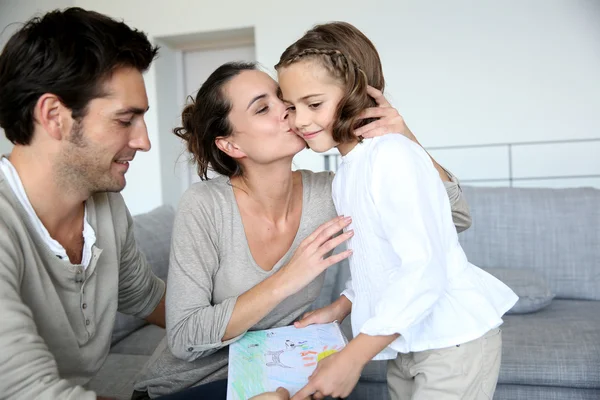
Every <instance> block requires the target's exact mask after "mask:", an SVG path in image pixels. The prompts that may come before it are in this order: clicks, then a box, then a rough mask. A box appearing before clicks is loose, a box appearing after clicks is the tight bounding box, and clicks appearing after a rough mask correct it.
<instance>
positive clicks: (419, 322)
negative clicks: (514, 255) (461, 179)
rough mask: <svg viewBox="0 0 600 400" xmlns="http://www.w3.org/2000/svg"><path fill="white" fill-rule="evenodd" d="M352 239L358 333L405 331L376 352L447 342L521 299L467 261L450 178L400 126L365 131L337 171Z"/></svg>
mask: <svg viewBox="0 0 600 400" xmlns="http://www.w3.org/2000/svg"><path fill="white" fill-rule="evenodd" d="M333 201H334V203H335V207H336V210H337V212H338V214H339V215H346V216H351V217H352V224H351V225H350V227H349V229H354V233H355V234H354V236H353V237H352V239H350V240H349V242H348V247H349V248H351V249H353V255H352V256H351V257H350V272H351V276H352V278H351V280H350V281H349V282H348V283H347V285H346V290H345V291H344V292H343V293H342V294H343V295H344V296H346V297H348V299H349V300H350V301H351V302H352V330H353V333H354V336H357V335H358V334H359V333H364V334H367V335H391V334H395V333H399V334H400V336H399V337H398V339H396V340H395V341H394V342H392V343H391V344H390V346H389V347H387V348H386V349H384V350H383V351H382V352H381V353H380V354H378V355H377V356H376V357H375V358H374V359H376V360H385V359H392V358H395V357H396V356H397V353H398V352H401V353H408V352H416V351H424V350H429V349H439V348H444V347H450V346H454V345H458V344H461V343H465V342H468V341H471V340H475V339H477V338H479V337H481V336H483V335H484V334H485V333H486V332H488V331H489V330H490V329H492V328H495V327H498V326H499V325H500V324H502V315H504V313H505V312H506V311H508V310H509V309H510V308H511V307H512V306H513V305H514V304H515V303H516V301H517V300H518V297H517V296H516V295H515V294H514V292H513V291H512V290H511V289H509V288H508V287H507V286H506V285H504V284H503V283H502V282H500V281H499V280H497V279H496V278H494V277H493V276H491V275H489V274H488V273H486V272H484V271H482V270H481V269H479V268H477V267H476V266H474V265H473V264H470V263H469V262H468V261H467V258H466V256H465V253H464V252H463V250H462V248H461V246H460V244H459V242H458V236H457V233H456V228H455V226H454V224H453V222H452V214H451V210H450V201H449V199H448V195H447V193H446V189H445V188H444V184H443V182H442V180H441V179H440V177H439V174H438V172H437V170H436V169H435V167H434V166H433V163H432V161H431V159H430V158H429V156H428V155H427V153H426V152H425V151H424V150H423V149H422V148H421V147H420V146H419V145H417V144H415V143H414V142H412V141H410V140H409V139H407V138H406V137H404V136H402V135H385V136H382V137H378V138H374V139H366V140H364V141H363V142H362V143H360V144H358V145H357V146H356V147H355V148H354V149H353V150H352V151H351V152H350V153H348V154H347V155H346V156H344V157H342V163H341V165H340V166H339V167H338V170H337V172H336V176H335V178H334V180H333Z"/></svg>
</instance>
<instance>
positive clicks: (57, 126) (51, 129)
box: [33, 93, 73, 140]
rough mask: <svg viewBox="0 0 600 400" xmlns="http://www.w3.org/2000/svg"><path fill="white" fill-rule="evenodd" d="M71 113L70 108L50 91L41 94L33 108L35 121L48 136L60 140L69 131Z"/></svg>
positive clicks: (71, 122) (71, 120)
mask: <svg viewBox="0 0 600 400" xmlns="http://www.w3.org/2000/svg"><path fill="white" fill-rule="evenodd" d="M71 114H72V113H71V110H69V109H68V108H67V107H65V105H64V104H63V103H62V102H61V101H60V99H59V98H58V97H57V96H56V95H54V94H52V93H44V94H43V95H41V96H40V98H39V99H38V101H37V103H36V104H35V108H34V110H33V117H34V121H35V123H37V124H39V125H41V126H42V127H43V128H44V131H45V132H46V133H47V134H48V136H50V137H52V138H53V139H55V140H62V139H63V137H64V136H65V135H66V134H68V133H69V132H70V131H71V127H72V125H73V118H72V116H71Z"/></svg>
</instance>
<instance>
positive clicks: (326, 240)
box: [277, 217, 354, 297]
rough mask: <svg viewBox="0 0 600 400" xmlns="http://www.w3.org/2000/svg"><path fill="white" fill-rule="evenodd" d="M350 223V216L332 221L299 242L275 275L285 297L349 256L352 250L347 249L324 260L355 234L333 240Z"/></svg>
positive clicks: (350, 232)
mask: <svg viewBox="0 0 600 400" xmlns="http://www.w3.org/2000/svg"><path fill="white" fill-rule="evenodd" d="M351 222H352V219H351V218H350V217H337V218H334V219H332V220H331V221H329V222H326V223H324V224H323V225H321V226H320V227H318V228H317V229H316V230H315V231H314V232H313V233H312V234H311V235H310V236H308V237H307V238H306V239H304V240H303V241H302V243H300V246H298V248H297V249H296V252H295V253H294V255H293V256H292V259H291V260H290V262H289V263H287V264H286V265H284V266H283V267H282V268H281V269H280V270H279V271H278V272H277V274H278V275H279V280H280V288H281V290H283V291H284V292H283V293H282V294H284V295H285V297H288V296H291V295H292V294H294V293H296V292H298V291H299V290H301V289H302V288H304V287H305V286H306V285H308V284H309V283H310V282H312V281H313V280H314V279H315V278H316V277H317V276H319V275H320V274H321V273H322V272H323V271H325V270H326V269H327V268H328V267H330V266H331V265H333V264H335V263H338V262H340V261H342V260H343V259H345V258H348V257H349V256H350V254H352V250H350V249H348V250H345V251H343V252H341V253H338V254H333V255H330V256H329V257H326V255H327V253H329V252H330V251H332V250H333V249H334V248H336V247H337V246H339V245H340V244H342V243H344V242H345V241H346V240H348V239H350V238H351V237H352V236H353V235H354V231H352V230H350V231H347V232H344V233H342V234H340V235H338V236H336V237H333V236H334V235H335V234H336V233H338V232H340V231H341V230H343V229H344V228H346V227H347V226H348V225H350V223H351Z"/></svg>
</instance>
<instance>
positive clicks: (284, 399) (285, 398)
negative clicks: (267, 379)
mask: <svg viewBox="0 0 600 400" xmlns="http://www.w3.org/2000/svg"><path fill="white" fill-rule="evenodd" d="M250 400H290V392H288V391H287V390H286V389H284V388H282V387H280V388H277V391H275V392H268V393H263V394H259V395H256V396H254V397H251V398H250Z"/></svg>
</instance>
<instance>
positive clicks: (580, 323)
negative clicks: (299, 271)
mask: <svg viewBox="0 0 600 400" xmlns="http://www.w3.org/2000/svg"><path fill="white" fill-rule="evenodd" d="M464 191H465V193H466V196H467V199H468V201H469V204H470V206H471V213H472V216H473V226H472V227H471V228H470V229H469V230H468V231H466V232H464V233H462V234H461V235H460V241H461V243H462V245H463V247H464V249H465V251H466V253H467V255H468V257H469V260H470V261H471V262H472V263H474V264H475V265H478V266H481V267H485V268H487V269H489V271H491V272H493V271H494V268H503V269H517V270H520V269H527V270H528V271H532V272H533V273H536V274H538V275H539V276H540V277H541V278H542V279H543V280H544V281H545V283H547V285H548V287H549V290H550V291H551V292H552V293H553V294H554V299H552V300H551V302H550V303H549V305H547V306H546V307H545V308H543V309H541V310H539V311H537V312H534V313H529V314H519V315H507V316H505V318H504V320H505V323H504V324H503V326H502V330H503V339H504V347H503V355H502V357H503V358H502V367H501V372H500V379H499V384H498V388H497V390H496V395H495V396H494V399H496V400H508V399H511V400H512V399H528V400H537V399H539V400H542V399H543V400H559V399H560V400H564V399H578V400H584V399H585V400H591V399H600V249H599V248H598V246H599V244H600V190H595V189H568V190H561V189H510V188H481V187H479V188H474V187H465V188H464ZM172 218H173V210H172V209H170V208H167V207H162V208H160V209H157V210H155V211H154V212H152V213H149V214H146V215H141V216H138V217H136V218H135V221H136V237H137V240H138V242H139V243H140V246H141V247H142V250H143V251H144V253H146V255H147V257H148V260H149V261H150V263H151V264H152V266H153V268H154V269H155V271H156V272H157V273H158V274H159V275H160V276H163V277H164V276H165V275H166V271H167V258H168V251H169V244H168V242H169V238H170V229H171V227H172ZM347 275H348V269H347V266H345V265H340V266H336V267H334V268H330V270H329V271H328V273H327V279H326V282H325V286H324V288H323V290H322V292H321V295H320V297H319V298H318V299H317V300H316V301H315V304H314V305H313V306H314V307H319V306H322V305H325V304H328V303H329V302H331V301H333V300H334V299H335V298H336V297H337V295H338V294H339V293H340V292H341V289H342V287H343V284H344V282H345V280H346V277H347ZM507 284H509V283H508V282H507ZM509 286H511V285H510V284H509ZM511 287H512V286H511ZM513 289H515V291H517V294H521V293H519V291H520V290H524V291H525V292H527V289H528V288H527V287H519V290H517V289H516V288H513ZM534 300H535V299H534ZM547 300H548V302H549V301H550V299H547ZM548 302H544V304H548ZM343 329H344V330H345V331H346V334H347V335H348V336H349V337H350V329H349V321H348V320H347V321H345V322H344V324H343ZM163 335H164V331H163V330H162V329H160V328H156V327H153V326H149V325H144V324H143V322H142V321H139V320H136V319H134V318H130V317H126V316H123V315H119V316H118V318H117V323H116V327H115V332H114V340H113V343H114V344H113V347H112V350H111V354H110V355H109V358H108V360H107V362H106V363H105V365H104V366H103V368H102V370H101V371H100V373H99V374H98V376H97V377H96V378H95V379H94V380H93V381H92V382H91V384H90V387H91V388H94V389H96V390H97V391H98V392H99V393H100V394H103V395H106V396H113V397H116V398H118V399H128V398H129V396H130V394H131V391H132V382H133V381H134V379H135V375H136V373H137V372H138V371H139V370H140V369H141V368H142V366H143V365H144V363H145V362H146V360H147V359H148V357H149V355H150V354H151V353H152V350H153V349H154V347H155V346H156V345H157V343H158V342H159V341H160V339H161V338H162V336H163ZM387 398H388V395H387V387H386V384H385V363H384V362H371V363H370V364H369V365H368V366H367V368H366V369H365V371H364V372H363V375H362V377H361V380H360V382H359V384H358V386H357V388H356V389H355V391H354V392H353V394H352V395H351V397H350V399H387Z"/></svg>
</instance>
